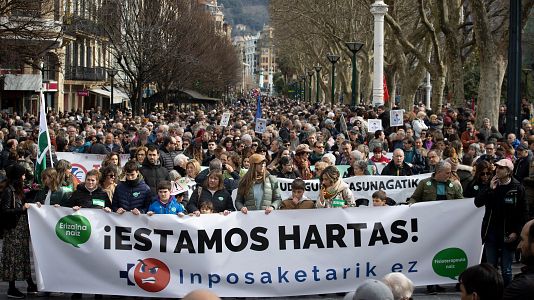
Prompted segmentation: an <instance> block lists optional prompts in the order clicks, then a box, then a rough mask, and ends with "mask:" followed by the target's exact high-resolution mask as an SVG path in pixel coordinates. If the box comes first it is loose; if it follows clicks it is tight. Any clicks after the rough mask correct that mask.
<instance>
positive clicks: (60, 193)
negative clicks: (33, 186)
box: [34, 168, 71, 206]
mask: <svg viewBox="0 0 534 300" xmlns="http://www.w3.org/2000/svg"><path fill="white" fill-rule="evenodd" d="M41 182H42V183H43V187H42V188H41V190H39V191H38V192H37V194H36V195H35V198H34V200H35V202H39V203H41V204H46V205H59V206H67V205H68V200H69V198H70V194H71V193H69V192H67V191H65V190H64V189H62V188H61V186H60V183H59V178H58V175H57V171H56V169H54V168H46V169H45V170H44V171H43V172H42V173H41Z"/></svg>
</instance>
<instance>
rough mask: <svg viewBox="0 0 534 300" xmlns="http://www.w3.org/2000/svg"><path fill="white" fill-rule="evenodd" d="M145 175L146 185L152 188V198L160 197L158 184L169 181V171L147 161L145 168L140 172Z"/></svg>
mask: <svg viewBox="0 0 534 300" xmlns="http://www.w3.org/2000/svg"><path fill="white" fill-rule="evenodd" d="M139 171H140V172H141V174H142V175H143V179H144V180H145V183H146V184H147V185H148V186H149V187H150V191H151V192H152V198H155V197H156V196H157V195H158V190H157V188H158V184H159V182H160V181H163V180H169V171H168V170H167V169H166V168H165V167H163V166H161V165H153V164H151V163H150V162H149V161H148V159H145V162H143V166H142V167H141V169H140V170H139Z"/></svg>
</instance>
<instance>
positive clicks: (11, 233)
mask: <svg viewBox="0 0 534 300" xmlns="http://www.w3.org/2000/svg"><path fill="white" fill-rule="evenodd" d="M25 173H26V169H25V168H24V167H23V166H21V165H19V164H13V165H11V166H9V167H8V168H7V170H6V174H7V188H6V189H5V190H4V192H3V193H2V198H1V201H0V205H1V209H2V223H3V227H4V243H3V246H2V261H1V263H0V274H1V277H2V279H3V280H5V281H9V288H8V290H7V296H8V297H9V298H17V299H21V298H24V297H25V295H24V294H23V293H22V292H21V291H19V290H18V289H17V288H16V286H15V281H16V280H23V279H26V282H27V283H28V289H27V292H28V293H30V294H36V293H37V286H36V285H35V283H34V282H33V280H32V276H31V267H30V247H29V243H30V228H29V226H28V219H27V215H26V210H27V209H29V208H30V204H29V203H27V202H26V199H25V198H24V191H23V182H24V179H25Z"/></svg>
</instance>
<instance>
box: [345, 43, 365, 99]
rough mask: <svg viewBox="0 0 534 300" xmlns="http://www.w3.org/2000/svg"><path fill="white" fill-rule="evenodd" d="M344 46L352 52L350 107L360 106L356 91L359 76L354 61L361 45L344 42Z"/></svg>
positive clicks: (356, 63) (356, 64) (358, 94)
mask: <svg viewBox="0 0 534 300" xmlns="http://www.w3.org/2000/svg"><path fill="white" fill-rule="evenodd" d="M345 45H346V46H347V48H349V50H350V52H352V102H351V104H352V106H356V104H360V93H359V90H358V86H359V82H358V81H360V75H359V74H358V62H357V61H356V53H358V51H360V49H362V47H363V43H359V42H346V43H345Z"/></svg>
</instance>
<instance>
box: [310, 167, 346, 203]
mask: <svg viewBox="0 0 534 300" xmlns="http://www.w3.org/2000/svg"><path fill="white" fill-rule="evenodd" d="M319 180H320V181H321V190H320V191H319V200H317V202H316V207H317V208H330V207H343V208H347V207H352V206H356V202H355V201H354V195H353V194H352V192H351V190H350V189H349V186H348V184H346V183H345V182H344V181H343V180H342V179H341V176H340V174H339V171H338V169H337V168H336V167H335V166H328V167H326V168H325V169H324V170H323V172H322V173H321V177H320V178H319Z"/></svg>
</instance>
